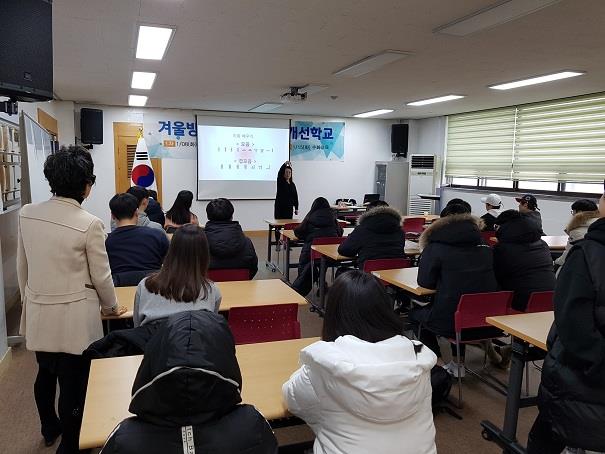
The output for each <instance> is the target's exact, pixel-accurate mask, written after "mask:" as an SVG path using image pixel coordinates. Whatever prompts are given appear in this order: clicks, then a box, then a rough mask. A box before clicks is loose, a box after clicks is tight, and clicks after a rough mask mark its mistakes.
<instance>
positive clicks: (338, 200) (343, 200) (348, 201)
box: [336, 199, 357, 205]
mask: <svg viewBox="0 0 605 454" xmlns="http://www.w3.org/2000/svg"><path fill="white" fill-rule="evenodd" d="M340 202H346V203H350V204H352V205H357V201H356V200H355V199H336V205H338V204H339V203H340Z"/></svg>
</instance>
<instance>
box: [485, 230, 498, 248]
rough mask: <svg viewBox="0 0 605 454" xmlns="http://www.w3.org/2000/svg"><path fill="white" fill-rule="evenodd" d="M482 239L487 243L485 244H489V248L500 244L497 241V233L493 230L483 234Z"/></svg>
mask: <svg viewBox="0 0 605 454" xmlns="http://www.w3.org/2000/svg"><path fill="white" fill-rule="evenodd" d="M481 237H482V238H483V241H485V244H487V245H488V246H489V247H494V246H495V245H496V244H498V240H496V232H494V231H493V230H486V231H484V232H481Z"/></svg>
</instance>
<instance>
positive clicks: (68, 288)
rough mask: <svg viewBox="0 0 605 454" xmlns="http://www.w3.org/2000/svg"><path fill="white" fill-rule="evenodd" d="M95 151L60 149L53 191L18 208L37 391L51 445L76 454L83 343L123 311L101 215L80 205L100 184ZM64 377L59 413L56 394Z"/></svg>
mask: <svg viewBox="0 0 605 454" xmlns="http://www.w3.org/2000/svg"><path fill="white" fill-rule="evenodd" d="M93 170H94V165H93V161H92V158H91V156H90V153H88V151H87V150H85V149H83V148H81V147H69V148H62V149H61V150H60V151H58V152H57V153H54V154H51V155H50V156H49V157H48V158H47V159H46V162H45V163H44V176H45V177H46V179H47V180H48V183H49V185H50V190H51V192H52V193H53V197H52V198H51V199H50V200H48V201H46V202H42V203H34V204H29V205H25V206H23V208H21V213H20V214H19V230H18V252H17V276H18V278H19V290H20V291H21V299H22V300H23V310H22V311H23V312H22V315H21V334H23V335H25V340H26V347H27V349H28V350H31V351H34V352H36V360H37V362H38V375H37V377H36V382H35V384H34V396H35V399H36V405H37V407H38V413H39V416H40V422H41V425H42V435H43V437H44V441H45V444H46V446H51V445H52V444H54V442H55V440H56V439H57V438H58V437H59V436H60V435H62V438H61V443H60V445H59V447H58V449H57V453H59V454H77V453H78V452H79V449H78V439H79V435H80V425H81V423H82V411H83V408H84V397H85V396H86V383H87V381H88V369H89V366H90V362H89V361H88V360H86V358H84V357H83V356H82V352H83V351H84V349H86V348H87V347H88V345H90V344H91V343H92V342H94V341H96V340H98V339H100V338H102V337H103V327H102V325H101V314H100V313H99V307H100V308H101V312H102V313H103V314H107V315H109V314H112V315H120V314H121V313H123V312H125V311H126V308H121V307H118V304H117V301H116V294H115V291H114V288H113V281H112V280H111V270H110V268H109V260H108V259H107V252H106V250H105V232H104V228H103V223H102V222H101V220H100V219H99V218H97V217H96V216H93V215H92V214H90V213H88V212H87V211H86V210H84V209H83V208H82V206H81V205H82V202H83V201H84V199H86V198H87V197H88V195H89V194H90V190H91V188H92V185H93V184H94V183H95V179H96V177H95V175H94V173H93ZM57 382H58V383H59V404H58V410H59V414H58V415H57V412H56V409H55V394H56V390H57Z"/></svg>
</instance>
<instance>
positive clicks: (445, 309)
mask: <svg viewBox="0 0 605 454" xmlns="http://www.w3.org/2000/svg"><path fill="white" fill-rule="evenodd" d="M466 210H467V207H466V206H464V205H459V204H452V205H450V206H448V207H446V208H445V209H444V211H443V213H442V215H443V217H442V218H441V219H438V220H436V221H435V222H433V223H432V224H431V225H430V226H429V227H428V228H427V229H426V230H425V231H424V232H423V233H422V235H421V236H420V248H421V249H422V255H421V256H420V264H419V268H418V284H419V285H420V286H422V287H425V288H429V289H435V290H437V293H436V295H435V299H434V301H433V303H432V304H429V305H427V306H424V307H419V308H415V309H412V310H411V311H410V314H409V317H410V321H411V322H412V323H413V324H416V325H418V324H421V325H422V332H421V337H420V340H421V341H422V343H424V344H425V345H426V346H427V347H429V348H430V349H431V350H433V351H434V352H435V353H436V354H437V356H438V357H440V358H441V351H440V349H439V343H438V341H437V335H439V336H444V337H455V334H456V333H455V331H454V314H455V312H456V310H457V308H458V302H459V301H460V296H461V295H463V294H466V293H483V292H493V291H497V290H498V283H497V281H496V276H495V275H494V264H493V252H492V249H491V248H490V247H489V246H487V245H486V244H484V243H483V240H482V237H481V228H482V227H483V221H482V220H481V219H479V218H477V217H475V216H472V215H471V214H469V213H468V212H467V211H466ZM492 351H493V350H492V349H489V350H488V354H490V355H491V353H492ZM463 355H464V348H461V356H463ZM461 359H462V358H461ZM490 359H492V360H493V361H494V362H499V361H500V360H501V358H490ZM445 368H446V370H447V371H448V372H450V373H451V374H453V375H454V376H457V374H458V370H459V369H458V364H457V363H455V362H454V361H452V362H450V363H449V364H447V365H446V366H445ZM460 372H461V375H462V376H463V375H464V369H463V368H462V369H461V370H460Z"/></svg>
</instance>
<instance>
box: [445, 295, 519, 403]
mask: <svg viewBox="0 0 605 454" xmlns="http://www.w3.org/2000/svg"><path fill="white" fill-rule="evenodd" d="M512 300H513V292H490V293H473V294H467V295H462V296H461V297H460V302H459V303H458V309H457V310H456V313H455V314H454V329H455V332H456V338H455V339H451V338H449V339H448V341H450V342H451V343H453V344H454V345H456V362H457V363H458V405H457V406H458V408H462V377H461V372H462V371H461V368H462V367H464V366H463V365H461V362H460V345H461V344H470V343H477V342H480V341H487V340H491V339H495V338H498V337H501V336H502V331H500V330H499V329H497V328H495V327H493V326H492V325H490V324H488V323H487V322H486V321H485V319H486V318H487V317H494V316H498V315H506V314H507V313H508V309H509V307H510V305H511V302H512ZM477 328H486V329H485V330H482V331H481V334H476V331H475V332H474V333H473V335H472V336H470V337H466V336H464V334H465V331H466V330H471V329H473V330H476V329H477ZM483 364H484V367H485V365H486V364H487V351H486V352H485V356H484V363H483ZM467 370H468V371H469V372H470V373H471V374H473V375H475V376H476V377H478V378H479V379H481V380H482V381H485V379H484V378H483V377H482V376H481V375H479V374H478V373H476V372H474V371H472V370H470V369H467ZM486 383H488V384H490V385H492V384H491V383H489V382H486Z"/></svg>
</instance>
